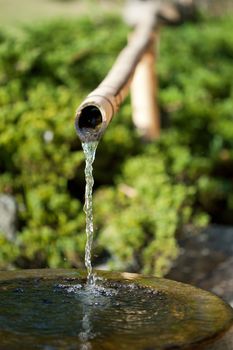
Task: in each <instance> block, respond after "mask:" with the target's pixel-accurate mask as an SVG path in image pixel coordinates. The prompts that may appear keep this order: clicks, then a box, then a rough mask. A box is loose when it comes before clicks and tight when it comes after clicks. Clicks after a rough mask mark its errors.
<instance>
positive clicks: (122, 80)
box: [75, 2, 157, 142]
mask: <svg viewBox="0 0 233 350" xmlns="http://www.w3.org/2000/svg"><path fill="white" fill-rule="evenodd" d="M151 3H153V4H154V2H151ZM156 12H157V6H154V5H153V8H152V7H151V6H150V7H148V8H147V14H146V15H145V16H143V20H141V21H140V23H139V24H138V25H137V26H136V29H135V32H134V33H133V35H132V37H131V39H130V41H129V43H128V45H127V46H126V47H125V48H124V49H123V50H122V51H121V53H120V54H119V56H118V57H117V59H116V61H115V64H114V65H113V67H112V69H111V70H110V71H109V73H108V74H107V76H106V77H105V79H104V80H103V81H102V83H101V84H100V85H99V86H98V87H97V88H96V89H95V90H94V91H92V92H91V93H90V94H89V95H88V96H87V98H86V99H85V100H84V101H83V102H82V104H81V105H80V106H79V108H78V110H77V112H76V118H75V127H76V131H77V134H78V136H79V138H80V139H81V141H84V142H88V141H94V140H98V139H99V138H100V137H101V136H102V134H103V133H104V131H105V129H106V128H107V126H108V124H109V123H110V121H111V120H112V118H113V116H114V114H115V113H116V112H117V110H118V109H119V107H120V105H121V103H122V102H123V101H124V99H125V97H126V96H127V94H128V92H129V87H130V83H131V81H132V78H133V74H134V71H135V69H136V67H137V65H138V63H139V62H140V60H141V58H142V57H143V55H144V53H145V52H146V51H147V50H148V48H149V47H151V43H152V42H153V32H154V28H155V24H156Z"/></svg>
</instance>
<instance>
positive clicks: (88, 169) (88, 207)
mask: <svg viewBox="0 0 233 350" xmlns="http://www.w3.org/2000/svg"><path fill="white" fill-rule="evenodd" d="M97 146H98V141H93V142H82V147H83V152H84V155H85V159H86V166H85V179H86V188H85V205H84V211H85V213H86V236H87V241H86V248H85V266H86V268H87V284H89V285H93V284H94V283H95V278H94V275H93V271H92V265H91V248H92V242H93V235H94V225H93V209H92V189H93V185H94V178H93V167H92V164H93V162H94V160H95V152H96V148H97Z"/></svg>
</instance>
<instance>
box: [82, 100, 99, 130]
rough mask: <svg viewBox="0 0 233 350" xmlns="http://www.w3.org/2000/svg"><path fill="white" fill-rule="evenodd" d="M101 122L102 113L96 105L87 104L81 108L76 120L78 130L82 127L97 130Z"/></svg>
mask: <svg viewBox="0 0 233 350" xmlns="http://www.w3.org/2000/svg"><path fill="white" fill-rule="evenodd" d="M101 124H102V114H101V112H100V110H99V108H98V107H96V106H87V107H85V108H83V110H82V112H81V114H80V117H79V121H78V126H79V129H80V130H84V129H93V130H98V129H100V127H101Z"/></svg>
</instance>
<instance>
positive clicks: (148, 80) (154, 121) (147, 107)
mask: <svg viewBox="0 0 233 350" xmlns="http://www.w3.org/2000/svg"><path fill="white" fill-rule="evenodd" d="M158 35H159V34H158V31H157V33H156V34H155V35H154V38H153V39H152V40H151V45H150V46H149V47H148V49H147V51H146V52H145V53H144V55H143V57H142V59H141V61H140V62H139V63H138V65H137V67H136V70H135V73H134V77H133V80H132V84H131V103H132V110H133V122H134V124H135V126H136V128H137V129H138V131H139V133H140V135H141V136H142V137H143V138H144V139H146V140H153V139H155V138H158V137H159V135H160V116H159V109H158V105H157V102H156V94H157V77H156V75H155V61H156V52H155V42H156V41H157V40H158Z"/></svg>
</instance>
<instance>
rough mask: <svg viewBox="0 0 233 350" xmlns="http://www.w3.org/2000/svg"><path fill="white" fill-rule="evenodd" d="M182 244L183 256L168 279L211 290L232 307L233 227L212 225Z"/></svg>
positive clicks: (186, 237)
mask: <svg viewBox="0 0 233 350" xmlns="http://www.w3.org/2000/svg"><path fill="white" fill-rule="evenodd" d="M179 244H180V246H181V254H180V256H179V257H178V259H177V260H176V262H175V264H174V266H173V268H172V269H171V271H170V272H169V274H168V275H167V276H166V277H167V278H171V279H175V280H177V281H180V282H185V283H190V284H193V285H195V286H196V287H200V288H203V289H205V290H209V291H211V292H213V293H215V294H217V295H218V296H220V297H221V298H223V299H224V300H225V301H227V302H228V303H229V304H230V305H231V306H233V227H224V226H217V225H216V226H214V225H213V226H210V227H208V229H206V230H205V231H204V232H202V233H198V234H193V233H192V232H191V233H189V234H187V235H186V236H185V237H184V238H183V239H182V240H181V241H180V242H179Z"/></svg>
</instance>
